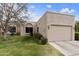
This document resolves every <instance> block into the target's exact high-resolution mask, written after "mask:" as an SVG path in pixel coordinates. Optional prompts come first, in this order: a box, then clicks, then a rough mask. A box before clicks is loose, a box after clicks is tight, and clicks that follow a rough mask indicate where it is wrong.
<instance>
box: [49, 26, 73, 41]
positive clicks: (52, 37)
mask: <svg viewBox="0 0 79 59" xmlns="http://www.w3.org/2000/svg"><path fill="white" fill-rule="evenodd" d="M48 34H49V35H48V39H49V41H61V40H71V35H72V33H71V27H67V26H51V27H50V30H49V33H48Z"/></svg>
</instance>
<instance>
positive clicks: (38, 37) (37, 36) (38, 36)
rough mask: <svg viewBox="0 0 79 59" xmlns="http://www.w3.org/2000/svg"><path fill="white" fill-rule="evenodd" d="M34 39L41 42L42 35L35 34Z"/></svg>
mask: <svg viewBox="0 0 79 59" xmlns="http://www.w3.org/2000/svg"><path fill="white" fill-rule="evenodd" d="M34 37H35V38H37V39H39V40H40V39H41V37H42V35H41V34H39V33H34Z"/></svg>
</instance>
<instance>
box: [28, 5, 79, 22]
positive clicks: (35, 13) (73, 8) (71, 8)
mask: <svg viewBox="0 0 79 59" xmlns="http://www.w3.org/2000/svg"><path fill="white" fill-rule="evenodd" d="M28 10H29V13H30V14H31V18H32V19H33V20H34V21H37V20H38V19H39V18H40V17H41V16H42V15H43V14H44V13H45V12H46V11H47V10H49V11H56V12H61V13H68V14H72V15H74V16H75V20H78V18H79V3H29V4H28Z"/></svg>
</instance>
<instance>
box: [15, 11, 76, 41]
mask: <svg viewBox="0 0 79 59" xmlns="http://www.w3.org/2000/svg"><path fill="white" fill-rule="evenodd" d="M74 24H75V23H74V16H72V15H68V14H62V13H57V12H49V11H47V12H46V13H45V14H44V15H43V16H42V17H41V18H40V19H39V20H38V21H37V22H30V21H28V22H25V23H24V24H23V25H20V26H15V29H14V31H15V32H16V33H20V35H29V34H30V33H33V32H39V33H40V34H42V35H43V36H44V37H46V38H47V39H48V41H61V40H74Z"/></svg>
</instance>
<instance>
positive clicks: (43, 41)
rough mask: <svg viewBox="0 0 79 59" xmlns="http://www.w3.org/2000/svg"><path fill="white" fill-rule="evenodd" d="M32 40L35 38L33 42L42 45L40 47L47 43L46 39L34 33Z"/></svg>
mask: <svg viewBox="0 0 79 59" xmlns="http://www.w3.org/2000/svg"><path fill="white" fill-rule="evenodd" d="M34 38H35V40H36V41H37V42H38V43H40V44H42V45H44V44H46V43H47V42H48V40H47V39H46V38H44V37H43V36H42V35H41V34H39V33H34Z"/></svg>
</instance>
